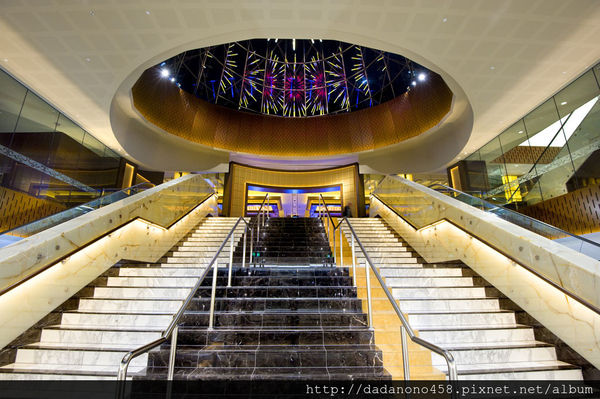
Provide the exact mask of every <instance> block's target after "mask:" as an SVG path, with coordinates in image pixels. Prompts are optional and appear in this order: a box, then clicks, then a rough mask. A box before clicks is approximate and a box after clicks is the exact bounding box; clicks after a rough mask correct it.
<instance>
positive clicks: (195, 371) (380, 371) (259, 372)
mask: <svg viewBox="0 0 600 399" xmlns="http://www.w3.org/2000/svg"><path fill="white" fill-rule="evenodd" d="M165 373H166V371H162V369H161V368H152V369H151V370H149V371H148V372H147V373H146V374H145V375H144V376H142V377H138V378H140V379H147V380H153V379H159V380H164V378H165V377H164V376H165ZM174 379H175V380H211V381H214V380H224V381H227V380H285V381H290V380H310V381H315V380H318V381H329V380H335V381H337V380H355V379H356V380H373V379H382V380H390V379H391V377H390V375H389V373H387V371H385V369H384V368H383V367H198V368H182V369H176V371H175V374H174ZM272 397H276V396H272Z"/></svg>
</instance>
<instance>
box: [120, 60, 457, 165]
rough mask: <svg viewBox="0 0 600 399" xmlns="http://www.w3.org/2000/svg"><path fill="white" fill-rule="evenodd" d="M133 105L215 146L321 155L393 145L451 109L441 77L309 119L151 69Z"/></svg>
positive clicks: (159, 121) (134, 92)
mask: <svg viewBox="0 0 600 399" xmlns="http://www.w3.org/2000/svg"><path fill="white" fill-rule="evenodd" d="M132 95H133V103H134V106H135V108H136V109H137V110H138V111H139V112H140V113H141V114H142V115H143V116H144V118H146V119H147V120H148V121H149V122H151V123H153V124H155V125H156V126H158V127H160V128H162V129H164V130H165V131H167V132H169V133H171V134H173V135H176V136H179V137H182V138H184V139H186V140H189V141H192V142H195V143H200V144H203V145H207V146H210V147H214V148H219V149H224V150H229V151H238V152H245V153H252V154H261V155H273V156H323V155H335V154H345V153H351V152H359V151H368V150H373V149H377V148H381V147H385V146H388V145H392V144H396V143H399V142H402V141H404V140H407V139H409V138H412V137H415V136H418V135H419V134H421V133H423V132H425V131H427V130H428V129H430V128H433V127H434V126H435V125H437V124H438V123H439V122H440V121H441V120H442V119H443V118H444V116H445V115H446V114H448V112H449V111H450V107H451V104H452V92H451V91H450V89H449V88H448V86H446V84H445V83H444V81H443V80H442V78H441V77H439V76H437V75H435V76H431V77H430V79H428V80H427V81H426V82H424V83H422V84H419V85H417V86H416V87H414V88H412V90H410V92H407V93H405V94H403V95H401V96H399V97H396V98H394V99H393V100H390V101H388V102H385V103H383V104H380V105H377V106H375V107H372V108H367V109H362V110H359V111H354V112H350V113H344V114H337V115H326V116H317V117H309V118H285V117H274V116H267V115H254V114H249V113H245V112H238V111H236V110H232V109H229V108H225V107H222V106H218V105H214V104H211V103H208V102H207V101H204V100H201V99H199V98H196V97H195V96H193V95H192V94H189V93H187V92H185V91H183V90H181V89H179V88H178V87H177V86H176V85H173V84H172V83H171V82H169V81H168V79H160V77H158V76H156V74H155V71H154V70H147V71H145V72H144V73H143V74H142V76H141V77H140V79H139V80H138V81H137V82H136V83H135V85H134V86H133V88H132Z"/></svg>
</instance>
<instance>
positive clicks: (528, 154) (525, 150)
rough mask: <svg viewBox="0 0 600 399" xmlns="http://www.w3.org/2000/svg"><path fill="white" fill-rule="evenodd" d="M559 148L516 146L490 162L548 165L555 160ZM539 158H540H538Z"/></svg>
mask: <svg viewBox="0 0 600 399" xmlns="http://www.w3.org/2000/svg"><path fill="white" fill-rule="evenodd" d="M560 150H561V147H541V146H527V147H525V146H523V147H521V146H517V147H513V148H511V149H510V150H508V151H507V152H506V153H505V154H503V155H501V156H499V157H498V158H496V159H494V160H493V161H491V163H503V162H506V163H521V164H534V163H536V162H538V163H540V164H548V163H550V162H552V161H553V160H554V158H556V156H557V155H558V153H559V152H560ZM540 157H541V158H540Z"/></svg>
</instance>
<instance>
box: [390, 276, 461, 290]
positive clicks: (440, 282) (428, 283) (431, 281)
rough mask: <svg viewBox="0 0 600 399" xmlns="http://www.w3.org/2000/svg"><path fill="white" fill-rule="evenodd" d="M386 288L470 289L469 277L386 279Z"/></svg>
mask: <svg viewBox="0 0 600 399" xmlns="http://www.w3.org/2000/svg"><path fill="white" fill-rule="evenodd" d="M385 282H386V284H387V286H388V287H394V288H395V287H413V288H414V287H472V286H473V279H472V278H471V277H432V278H420V277H410V278H402V277H388V278H386V279H385Z"/></svg>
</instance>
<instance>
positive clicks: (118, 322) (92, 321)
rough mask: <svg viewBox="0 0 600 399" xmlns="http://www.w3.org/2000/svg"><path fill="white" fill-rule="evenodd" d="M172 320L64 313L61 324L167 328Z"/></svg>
mask: <svg viewBox="0 0 600 399" xmlns="http://www.w3.org/2000/svg"><path fill="white" fill-rule="evenodd" d="M171 320H172V316H171V315H160V316H159V315H156V316H154V315H136V314H110V313H109V314H102V313H63V315H62V320H61V324H68V325H81V326H84V327H89V328H93V326H114V327H115V328H124V327H154V328H161V327H166V326H168V325H169V323H170V322H171Z"/></svg>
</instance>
